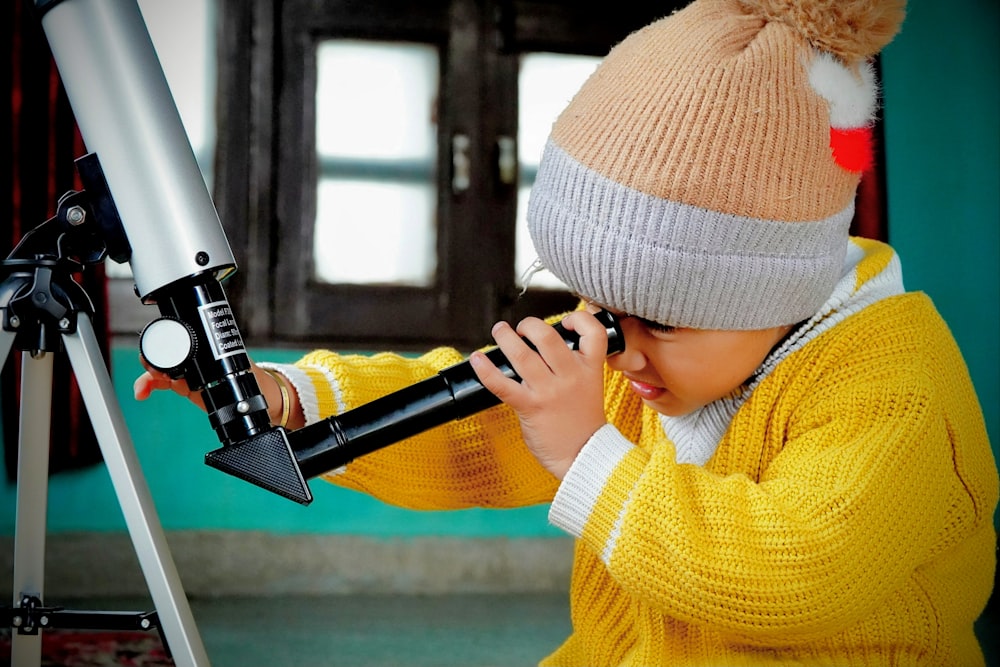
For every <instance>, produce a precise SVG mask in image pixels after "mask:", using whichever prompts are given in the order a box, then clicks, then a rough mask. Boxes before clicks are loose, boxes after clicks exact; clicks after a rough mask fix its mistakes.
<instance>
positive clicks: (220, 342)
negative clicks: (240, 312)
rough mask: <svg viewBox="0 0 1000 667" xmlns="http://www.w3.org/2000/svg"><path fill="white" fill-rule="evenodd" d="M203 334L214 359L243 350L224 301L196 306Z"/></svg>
mask: <svg viewBox="0 0 1000 667" xmlns="http://www.w3.org/2000/svg"><path fill="white" fill-rule="evenodd" d="M198 314H199V315H201V321H202V323H203V324H204V325H205V334H206V337H207V338H208V342H209V344H210V345H211V346H212V353H213V354H214V355H215V358H216V359H222V358H223V357H231V356H232V355H234V354H239V353H241V352H243V351H244V349H245V348H244V347H243V339H242V338H240V330H239V328H237V326H236V320H235V319H233V311H232V309H231V308H230V307H229V304H228V303H227V302H225V301H215V302H213V303H206V304H205V305H204V306H201V307H199V308H198Z"/></svg>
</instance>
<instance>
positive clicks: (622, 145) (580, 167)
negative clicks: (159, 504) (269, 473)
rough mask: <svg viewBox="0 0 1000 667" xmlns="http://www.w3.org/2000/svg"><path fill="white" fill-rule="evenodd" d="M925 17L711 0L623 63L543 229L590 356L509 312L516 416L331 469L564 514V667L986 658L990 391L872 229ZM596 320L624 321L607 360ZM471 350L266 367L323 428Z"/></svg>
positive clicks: (487, 377)
mask: <svg viewBox="0 0 1000 667" xmlns="http://www.w3.org/2000/svg"><path fill="white" fill-rule="evenodd" d="M902 14H903V8H902V1H901V0H899V1H896V0H886V1H884V2H866V1H864V0H856V1H855V0H845V1H844V2H838V3H836V7H834V5H833V4H832V3H823V2H819V1H818V0H817V2H805V1H803V2H799V3H788V2H780V1H779V0H755V1H750V0H695V1H694V2H693V3H692V4H691V5H689V6H688V7H687V8H685V9H684V10H682V11H680V12H678V13H676V14H674V15H672V16H670V17H668V18H666V19H663V20H661V21H658V22H656V23H654V24H652V25H650V26H647V27H646V28H645V29H643V30H641V31H639V32H637V33H635V34H633V35H632V36H630V37H629V38H627V39H626V40H625V41H623V42H622V43H621V44H620V45H618V46H617V47H616V48H615V49H614V50H613V51H612V52H611V53H610V54H609V55H608V56H607V58H606V59H605V60H604V62H603V64H602V65H601V66H600V67H599V68H598V70H597V71H596V72H595V73H594V75H593V76H592V77H591V78H590V79H589V80H588V81H587V82H586V83H585V84H584V86H583V88H582V89H581V90H580V92H579V93H578V94H577V96H576V97H575V98H574V99H573V100H572V102H571V103H570V104H569V106H568V107H567V109H566V110H565V111H564V113H563V114H562V115H561V116H560V117H559V119H558V120H557V121H556V123H555V125H554V126H553V129H552V134H551V138H550V141H549V143H548V145H547V147H546V149H545V153H544V156H543V158H542V162H541V167H540V169H539V174H538V179H537V182H536V185H535V187H534V189H533V191H532V196H531V203H530V210H529V224H530V227H531V232H532V237H533V240H534V242H535V246H536V249H537V251H538V254H539V257H540V260H541V262H542V264H544V266H545V267H546V268H547V269H549V270H551V271H553V272H554V273H555V274H556V275H557V276H558V277H559V278H560V279H562V280H563V281H564V282H565V283H566V284H568V285H569V286H570V287H571V288H572V289H573V290H575V291H576V292H577V293H579V294H580V295H581V297H582V299H583V301H584V302H585V304H586V308H581V310H579V311H577V312H574V313H572V314H570V315H568V316H567V317H566V319H565V320H564V321H565V324H566V326H567V327H568V328H570V329H573V330H575V331H576V332H577V333H579V334H580V336H581V343H580V349H579V351H572V350H569V349H568V348H567V347H566V346H565V345H564V344H563V342H562V341H561V339H560V338H559V337H558V336H557V335H556V333H555V332H554V331H553V330H552V328H551V327H549V326H548V324H546V323H545V322H543V321H541V320H538V319H533V318H529V319H527V320H525V321H523V322H521V323H520V324H519V325H518V327H517V330H516V331H515V330H514V329H512V328H511V327H510V326H509V325H507V324H505V323H500V324H498V325H497V326H496V327H495V329H494V336H495V339H496V342H497V344H498V345H499V346H500V348H501V349H502V350H503V351H504V353H505V354H506V355H507V357H508V359H510V361H511V363H512V365H513V366H514V367H515V369H516V370H517V371H518V374H519V375H520V376H521V378H523V381H522V382H520V383H518V382H515V381H513V380H510V379H507V378H505V377H503V376H502V375H501V374H500V373H499V372H498V371H497V369H496V368H495V367H494V366H493V365H492V363H491V362H490V361H489V360H488V359H487V358H486V357H485V356H484V355H482V354H481V353H474V354H473V355H472V357H471V362H472V364H473V366H474V368H475V369H476V372H477V375H478V376H479V378H480V379H481V381H482V382H483V384H484V385H485V386H486V387H487V388H488V389H490V390H491V391H493V392H494V393H495V394H497V396H498V397H500V398H501V399H502V400H503V401H504V403H505V405H504V406H498V407H497V408H493V409H490V410H486V411H483V412H481V413H479V414H477V415H473V416H472V417H469V418H467V419H464V420H461V421H456V422H452V423H450V424H446V425H444V426H441V427H438V428H435V429H432V430H430V431H428V432H426V433H423V434H421V435H419V436H416V437H414V438H411V439H409V440H407V441H404V442H400V443H398V444H395V445H392V446H391V447H387V448H384V449H382V450H379V451H377V452H374V453H372V454H370V455H367V456H364V457H361V458H359V459H357V460H355V461H353V462H351V463H349V464H348V465H347V466H345V467H344V468H343V469H342V470H338V471H336V472H332V473H330V474H329V475H327V478H328V479H329V480H330V481H332V482H334V483H337V484H342V485H344V486H347V487H351V488H355V489H359V490H362V491H365V492H368V493H371V494H373V495H376V496H378V497H379V498H382V499H384V500H386V501H388V502H392V503H397V504H401V505H405V506H409V507H414V508H457V507H466V506H473V505H478V506H491V507H509V506H519V505H526V504H532V503H551V510H550V519H551V521H552V523H553V524H555V525H556V526H559V527H561V528H562V529H564V530H565V531H566V532H568V533H569V534H571V535H573V536H574V537H576V538H577V548H576V556H575V562H574V569H573V580H572V587H571V599H572V612H571V613H572V621H573V633H572V634H571V636H570V637H569V638H568V639H567V640H566V641H565V643H564V644H563V645H562V646H561V647H560V648H559V649H558V650H557V651H556V652H555V653H554V654H553V655H551V656H549V657H548V658H546V659H545V660H544V664H547V665H586V666H595V665H661V664H662V665H728V664H739V665H750V664H754V665H762V664H809V665H819V664H830V665H848V664H850V665H855V664H857V665H861V664H865V665H867V664H900V665H903V664H911V665H939V666H940V665H976V664H983V661H984V659H983V655H982V652H981V650H980V647H979V644H978V642H977V640H976V637H975V635H974V633H973V622H974V620H975V619H976V617H977V616H978V615H979V613H980V612H981V610H982V609H983V607H984V605H985V603H986V600H987V598H988V596H989V593H990V589H991V587H992V582H993V570H994V565H995V552H994V549H995V547H996V535H995V533H994V528H993V510H994V508H995V506H996V503H997V471H996V467H995V463H994V461H993V457H992V452H991V449H990V445H989V442H988V441H987V436H986V432H985V427H984V424H983V419H982V414H981V411H980V408H979V405H978V401H977V398H976V396H975V393H974V391H973V388H972V384H971V381H970V379H969V376H968V373H967V370H966V367H965V364H964V362H963V360H962V357H961V354H960V352H959V350H958V349H957V347H956V345H955V343H954V341H953V339H952V336H951V335H950V333H949V331H948V328H947V326H946V325H945V324H944V322H943V321H942V320H941V318H940V317H939V316H938V314H937V313H936V311H935V309H934V307H933V305H932V304H931V302H930V301H929V299H928V298H927V297H926V296H924V295H922V294H919V293H906V292H904V290H903V286H902V278H901V270H900V265H899V261H898V258H897V257H896V255H895V254H894V253H893V251H892V250H891V249H890V248H889V247H887V246H885V245H883V244H881V243H878V242H875V241H869V240H862V239H849V238H848V233H847V229H848V225H849V223H850V221H851V218H852V214H853V201H854V196H855V189H856V186H857V183H858V179H859V177H860V173H861V172H862V171H863V170H864V168H865V166H866V165H867V164H868V161H869V160H870V150H871V149H870V136H869V128H870V123H871V118H872V114H873V113H874V109H875V104H876V86H875V82H874V79H873V76H872V74H871V69H870V67H869V65H868V64H867V61H868V59H869V58H870V57H871V56H873V55H874V54H875V53H877V52H878V51H879V50H880V49H881V48H882V47H883V46H884V45H885V44H886V43H887V42H888V41H889V40H890V39H891V38H892V36H893V35H894V34H895V33H896V31H897V30H898V28H899V26H900V23H901V21H902ZM597 307H601V308H606V309H609V310H611V311H612V312H615V313H616V314H618V315H619V316H620V317H621V318H622V328H623V332H624V338H625V343H626V345H625V351H624V352H622V353H620V354H617V355H615V356H612V357H610V358H606V357H605V353H606V349H607V339H606V336H605V330H604V328H603V326H602V325H600V324H599V323H598V322H597V321H596V320H595V319H594V318H593V317H592V316H590V315H589V314H588V312H587V311H588V310H592V309H593V308H597ZM522 336H523V337H525V338H527V339H528V340H529V341H530V342H531V343H532V344H533V345H534V346H535V347H536V348H537V352H535V351H533V350H532V349H531V348H530V347H528V345H527V344H526V343H525V341H524V340H523V339H522ZM460 360H461V358H460V356H459V354H458V353H457V352H456V351H454V350H446V349H440V350H435V351H433V352H430V353H428V354H427V355H425V356H423V357H421V358H419V359H404V358H402V357H400V356H397V355H392V354H382V355H376V356H374V357H363V356H342V355H337V354H334V353H332V352H328V351H322V350H320V351H315V352H312V353H310V354H308V355H306V356H305V357H304V358H303V359H302V360H301V361H300V362H299V363H297V364H295V365H273V364H265V365H262V366H258V367H256V368H255V372H256V373H257V374H258V378H259V379H260V384H261V387H262V389H263V391H264V392H265V394H266V398H267V399H268V403H269V405H272V406H274V407H273V408H272V416H273V417H274V418H275V419H277V418H278V415H280V414H282V410H284V411H285V414H287V415H289V416H288V418H287V423H286V425H287V426H288V427H290V428H297V427H299V426H301V425H303V424H305V423H312V422H315V421H317V420H319V419H322V418H324V417H326V416H328V415H331V414H334V413H339V412H342V411H344V410H346V409H350V408H353V407H356V406H358V405H361V404H363V403H366V402H368V401H371V400H373V399H375V398H376V397H378V396H381V395H383V394H385V393H388V392H389V391H393V390H395V389H398V388H401V387H404V386H407V385H409V384H412V383H414V382H416V381H418V380H421V379H423V378H425V377H427V376H430V375H433V374H434V373H435V372H436V371H437V370H439V369H441V368H443V367H445V366H448V365H451V364H454V363H457V362H458V361H460ZM265 368H266V370H265ZM167 386H171V383H170V382H169V380H167V379H166V378H164V377H163V376H160V375H157V376H155V377H154V376H151V375H149V374H147V375H144V376H142V377H141V378H140V379H139V381H137V385H136V395H137V397H138V398H145V397H146V396H148V394H149V392H150V391H151V390H152V389H154V388H164V387H167ZM282 387H284V388H285V390H286V391H285V393H287V402H285V403H282V400H281V399H280V393H281V392H280V389H281V388H282ZM173 388H174V389H175V390H178V391H180V392H182V393H183V392H184V391H185V388H184V387H183V384H180V385H177V384H174V385H173Z"/></svg>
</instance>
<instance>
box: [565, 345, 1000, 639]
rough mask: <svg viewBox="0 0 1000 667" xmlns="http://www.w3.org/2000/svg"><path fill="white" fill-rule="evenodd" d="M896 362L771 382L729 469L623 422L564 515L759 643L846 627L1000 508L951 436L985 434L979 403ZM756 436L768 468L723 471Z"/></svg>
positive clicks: (660, 596)
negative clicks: (959, 459)
mask: <svg viewBox="0 0 1000 667" xmlns="http://www.w3.org/2000/svg"><path fill="white" fill-rule="evenodd" d="M895 362H897V363H896V364H895V365H890V363H889V362H888V361H887V362H885V364H884V365H883V366H881V367H880V366H878V364H877V362H872V361H871V360H869V363H868V365H867V367H866V368H865V377H864V379H863V380H862V381H859V380H858V379H857V372H856V371H855V370H852V369H851V368H846V369H842V370H840V371H839V372H838V371H836V370H831V369H830V368H829V367H828V368H827V371H826V372H822V373H820V372H818V371H817V372H816V373H815V375H810V374H809V373H808V372H801V369H800V372H799V374H798V377H797V378H796V379H795V380H794V381H787V382H786V381H782V380H781V379H780V378H769V380H768V381H766V382H765V383H763V384H762V385H761V386H759V387H758V388H757V391H756V392H755V394H754V396H753V397H751V399H750V401H749V402H748V403H747V404H746V405H744V407H743V410H742V411H741V414H738V415H737V417H736V419H735V420H734V423H733V424H732V425H731V427H730V430H729V432H728V433H727V435H726V437H725V438H724V439H723V442H722V443H721V444H720V448H719V451H718V452H717V458H720V459H723V460H722V461H716V460H713V462H710V463H714V464H715V466H716V467H714V468H713V466H711V465H710V466H708V467H705V468H703V467H699V466H695V465H690V464H678V463H676V461H675V460H674V450H673V447H672V445H670V443H669V442H666V441H665V437H664V436H662V435H661V436H660V438H661V440H662V442H660V443H659V444H657V445H650V444H649V441H648V440H647V438H649V437H651V436H649V435H648V434H649V432H650V429H645V430H644V431H643V433H644V436H643V440H642V441H640V444H642V445H643V446H637V445H636V444H633V443H632V442H631V441H629V440H628V439H626V438H625V437H624V436H623V435H622V434H621V433H619V432H618V430H617V429H615V428H614V427H611V426H607V427H605V428H604V429H602V430H601V431H599V432H598V433H597V434H596V435H595V436H594V438H592V440H591V441H590V442H589V443H588V444H587V445H586V446H585V447H584V449H583V451H582V452H581V454H580V455H579V457H578V459H577V460H576V462H575V463H574V465H573V466H572V468H571V470H570V471H569V473H568V474H567V476H566V477H565V479H564V480H563V482H562V485H561V487H560V489H559V490H558V493H557V496H556V498H555V500H554V502H553V504H552V508H551V510H550V518H551V520H552V521H553V522H554V523H556V525H559V526H561V527H562V528H563V529H565V530H567V531H568V532H570V533H572V534H573V535H576V536H577V537H579V538H580V539H582V540H583V541H584V542H586V543H587V544H588V545H589V546H590V548H591V550H592V551H593V552H594V553H595V554H597V555H598V556H599V558H600V559H601V560H602V561H603V562H604V564H605V566H606V567H607V568H608V570H609V572H610V574H611V576H612V577H614V578H615V580H616V581H618V583H619V584H620V585H621V586H622V587H623V588H624V589H626V590H628V591H629V592H630V594H632V595H633V596H635V597H637V598H640V599H642V600H643V601H644V602H645V603H646V604H648V605H650V606H651V607H654V608H657V609H660V610H661V611H662V612H663V613H665V614H668V615H670V616H672V617H675V618H678V619H681V620H684V621H686V622H689V623H693V624H699V625H706V626H711V627H714V628H716V629H717V630H719V631H721V632H724V633H728V634H731V635H733V636H736V637H738V638H739V640H740V641H745V642H748V643H750V644H758V643H759V644H767V643H768V642H773V641H782V642H794V641H809V640H813V639H816V638H818V637H821V636H828V635H829V633H830V632H831V631H833V630H837V629H843V628H846V627H848V626H850V625H852V624H853V623H855V622H857V621H858V620H860V619H862V618H864V617H866V616H867V615H869V614H870V613H871V612H872V610H873V609H874V608H875V607H876V606H877V605H879V604H880V601H882V600H884V599H886V597H887V596H888V595H890V594H892V591H895V590H898V589H899V588H900V587H901V586H915V585H918V583H914V582H915V581H916V580H915V579H914V572H915V571H916V570H917V569H918V567H919V566H920V564H921V563H923V562H926V560H927V559H928V558H929V554H931V553H932V552H935V551H937V550H942V549H946V548H948V547H949V546H951V544H949V543H948V540H946V539H943V538H942V535H948V534H951V535H955V534H956V531H951V532H950V533H949V531H948V530H946V524H949V523H954V524H958V523H964V524H965V527H964V528H963V530H965V531H966V534H967V533H968V531H971V530H972V529H973V528H972V524H973V523H974V522H976V521H978V522H982V521H983V520H986V521H988V520H989V518H988V513H987V512H986V511H985V510H986V508H988V503H987V504H983V506H982V507H977V506H976V505H977V499H976V498H975V497H974V494H973V493H972V492H971V491H970V490H969V489H968V488H967V487H966V485H965V484H964V482H963V480H962V479H961V476H960V475H958V474H956V469H955V464H954V449H953V446H952V440H951V438H952V436H953V435H954V432H970V431H977V429H976V428H975V427H973V428H971V429H969V428H966V426H965V425H963V424H959V423H957V422H958V421H961V420H965V421H966V422H967V423H969V424H974V423H975V422H976V420H977V419H981V417H977V416H976V414H975V413H976V411H977V409H978V408H977V407H976V406H975V405H973V406H970V408H969V410H968V412H967V413H966V414H964V415H961V414H945V411H944V410H943V409H942V405H943V402H942V401H941V400H940V396H939V395H938V394H939V393H940V391H941V387H940V386H939V381H940V379H932V377H931V376H930V375H928V374H927V373H926V371H927V368H926V366H924V365H920V364H917V365H913V366H908V365H907V364H898V362H899V359H896V360H895ZM817 368H818V367H817ZM900 368H903V370H900ZM750 441H755V442H750ZM762 446H763V452H764V454H760V452H761V451H762ZM743 447H746V448H747V451H750V450H754V451H756V452H758V454H757V456H758V458H759V459H760V463H759V466H760V469H759V470H747V471H745V472H731V471H730V472H719V468H720V467H723V468H724V467H725V465H724V464H725V461H724V459H726V457H727V456H729V455H730V454H731V452H733V451H734V450H739V449H740V448H743ZM769 448H770V449H771V450H772V451H774V452H777V453H775V454H774V455H773V458H772V457H771V455H769V454H768V451H769ZM746 458H747V460H748V459H749V458H751V457H746ZM974 517H977V518H974Z"/></svg>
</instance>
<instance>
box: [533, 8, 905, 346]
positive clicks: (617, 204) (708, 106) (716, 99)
mask: <svg viewBox="0 0 1000 667" xmlns="http://www.w3.org/2000/svg"><path fill="white" fill-rule="evenodd" d="M903 5H904V1H903V0H866V1H852V0H826V1H825V2H823V1H819V0H816V1H813V2H805V1H803V2H794V1H792V0H785V1H784V2H781V1H779V0H758V1H751V0H695V2H693V3H691V4H690V5H688V6H687V7H685V8H684V9H683V10H681V11H679V12H677V13H675V14H673V15H672V16H669V17H667V18H664V19H661V20H659V21H657V22H655V23H653V24H651V25H649V26H647V27H645V28H643V29H642V30H639V31H638V32H636V33H634V34H632V35H631V36H629V37H628V38H627V39H625V40H624V41H623V42H622V43H621V44H619V45H618V46H616V47H615V48H614V49H613V50H612V51H611V53H609V54H608V56H607V57H606V58H605V59H604V61H603V62H602V64H601V65H600V66H599V67H598V68H597V70H596V71H595V72H594V74H593V75H592V76H591V77H590V79H588V80H587V82H586V83H585V84H584V85H583V87H582V88H581V89H580V91H579V92H578V93H577V95H576V96H575V97H574V98H573V100H572V101H571V102H570V104H569V105H568V106H567V108H566V109H565V110H564V111H563V113H562V114H561V115H560V117H559V118H558V120H557V121H556V123H555V124H554V126H553V128H552V132H551V135H550V137H549V141H548V144H547V145H546V148H545V151H544V154H543V156H542V160H541V164H540V168H539V173H538V178H537V180H536V182H535V186H534V188H533V189H532V194H531V199H530V202H529V208H528V223H529V229H530V231H531V234H532V239H533V241H534V243H535V248H536V250H537V252H538V254H539V258H540V260H541V262H542V264H543V265H544V266H545V267H546V268H548V269H549V270H551V271H552V272H553V273H554V274H555V275H556V276H557V277H559V278H560V279H561V280H563V281H564V282H565V283H567V284H568V285H569V286H570V287H571V288H572V289H574V290H575V291H577V292H578V293H580V294H581V295H582V296H584V297H587V298H591V299H593V300H594V301H597V302H599V303H601V304H604V305H606V306H609V307H611V308H614V309H616V310H621V311H624V312H628V313H630V314H633V315H639V316H641V317H645V318H648V319H651V320H654V321H657V322H662V323H665V324H671V325H675V326H686V327H695V328H704V329H758V328H766V327H772V326H777V325H781V324H792V323H794V322H798V321H801V320H804V319H807V318H808V317H810V316H811V315H813V314H814V313H815V311H816V310H817V309H818V308H819V306H820V305H821V304H822V303H823V302H824V301H825V300H826V299H827V297H828V296H829V295H830V293H831V291H832V289H833V286H834V284H835V283H836V281H837V279H838V278H839V277H840V274H841V271H842V264H843V260H844V255H845V253H846V249H847V229H848V227H849V225H850V221H851V218H852V216H853V211H854V196H855V190H856V188H857V184H858V181H859V179H860V175H861V172H862V171H863V170H864V169H865V168H866V167H867V165H868V163H869V162H870V160H871V136H870V129H871V123H872V120H873V118H874V114H875V111H876V104H877V90H876V84H875V81H874V76H873V74H872V70H871V66H870V64H869V62H868V59H869V58H870V57H871V56H873V55H874V54H875V53H877V52H878V51H879V50H880V49H881V48H882V47H883V46H884V45H885V44H886V43H888V41H889V40H891V38H892V37H893V35H894V34H895V33H896V32H897V31H898V29H899V26H900V24H901V22H902V18H903Z"/></svg>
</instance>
